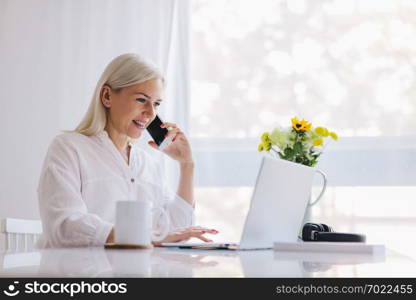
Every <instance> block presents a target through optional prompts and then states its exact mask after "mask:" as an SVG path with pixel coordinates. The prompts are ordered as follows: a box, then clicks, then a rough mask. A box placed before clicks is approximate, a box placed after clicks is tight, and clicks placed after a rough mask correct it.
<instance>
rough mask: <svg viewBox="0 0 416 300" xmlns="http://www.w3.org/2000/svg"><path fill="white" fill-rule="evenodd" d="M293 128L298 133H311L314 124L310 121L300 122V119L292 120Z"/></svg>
mask: <svg viewBox="0 0 416 300" xmlns="http://www.w3.org/2000/svg"><path fill="white" fill-rule="evenodd" d="M292 127H293V129H295V130H296V131H309V130H311V128H312V124H311V123H309V122H308V121H305V120H302V121H299V120H298V118H296V117H294V118H292Z"/></svg>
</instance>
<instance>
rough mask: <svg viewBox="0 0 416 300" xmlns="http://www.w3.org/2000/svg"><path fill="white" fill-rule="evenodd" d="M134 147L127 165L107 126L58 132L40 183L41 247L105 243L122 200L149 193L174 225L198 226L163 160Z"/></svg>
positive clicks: (178, 226) (141, 197)
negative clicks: (94, 132)
mask: <svg viewBox="0 0 416 300" xmlns="http://www.w3.org/2000/svg"><path fill="white" fill-rule="evenodd" d="M131 146H132V147H131V151H130V160H129V164H127V162H126V161H125V160H124V158H123V156H122V154H121V153H120V152H119V151H118V149H117V148H116V146H115V145H114V144H113V142H112V141H111V139H110V138H109V136H108V134H107V132H106V131H101V132H100V133H98V134H97V135H93V136H85V135H82V134H79V133H75V132H71V133H64V134H61V135H58V136H57V137H55V139H54V140H53V141H52V143H51V145H50V147H49V150H48V153H47V155H46V158H45V162H44V165H43V169H42V173H41V176H40V181H39V186H38V199H39V210H40V216H41V219H42V227H43V234H42V236H41V238H40V240H39V242H38V247H42V248H43V247H73V246H102V245H104V244H105V242H106V240H107V237H108V235H109V233H110V231H111V229H112V227H113V224H114V223H115V203H116V202H117V201H119V200H137V199H143V198H145V199H149V200H151V201H152V202H153V204H154V206H162V207H164V208H165V209H166V211H167V213H168V215H169V217H170V228H171V230H173V229H175V228H180V227H189V226H192V225H193V223H194V209H193V208H192V206H191V205H190V204H189V203H188V202H186V201H185V200H183V199H182V198H180V197H179V196H178V195H177V194H176V193H174V192H173V191H172V190H171V189H170V188H169V187H168V186H167V184H166V179H165V174H164V172H163V169H162V168H161V166H160V164H158V163H157V162H156V160H155V159H153V158H152V157H151V156H150V155H149V154H148V153H146V152H145V151H144V150H143V149H140V148H139V147H137V145H135V144H131Z"/></svg>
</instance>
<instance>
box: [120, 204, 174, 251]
mask: <svg viewBox="0 0 416 300" xmlns="http://www.w3.org/2000/svg"><path fill="white" fill-rule="evenodd" d="M154 211H160V213H161V218H162V219H163V220H164V222H163V224H164V225H163V226H162V228H161V229H158V230H160V234H159V235H155V234H154V233H153V221H152V219H153V218H152V213H153V212H154ZM168 232H169V218H168V215H167V213H166V212H165V210H164V209H162V208H159V207H153V208H152V207H151V205H150V202H149V201H118V202H117V204H116V224H115V228H114V242H115V243H116V244H128V245H140V246H150V245H151V242H152V241H153V242H159V241H161V240H163V239H164V238H165V237H166V236H167V234H168Z"/></svg>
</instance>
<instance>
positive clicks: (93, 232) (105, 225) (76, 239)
mask: <svg viewBox="0 0 416 300" xmlns="http://www.w3.org/2000/svg"><path fill="white" fill-rule="evenodd" d="M38 200H39V210H40V216H41V219H42V227H43V239H44V240H45V242H46V245H47V246H50V247H83V246H102V245H104V244H105V242H106V240H107V237H108V235H109V233H110V231H111V229H112V227H113V224H111V223H109V222H106V221H104V220H102V219H101V218H100V217H98V216H97V215H95V214H91V213H88V212H87V207H86V205H85V202H84V201H83V199H82V196H81V173H80V166H79V159H78V156H77V152H76V150H75V149H74V147H73V145H70V144H69V143H67V142H65V141H63V140H62V139H61V138H60V137H59V136H58V137H57V138H55V140H54V141H53V142H52V144H51V146H50V148H49V150H48V154H47V156H46V159H45V162H44V166H43V169H42V173H41V176H40V180H39V186H38Z"/></svg>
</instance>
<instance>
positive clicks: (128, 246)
mask: <svg viewBox="0 0 416 300" xmlns="http://www.w3.org/2000/svg"><path fill="white" fill-rule="evenodd" d="M104 248H105V249H153V245H148V246H143V245H134V244H115V243H107V244H105V245H104Z"/></svg>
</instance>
